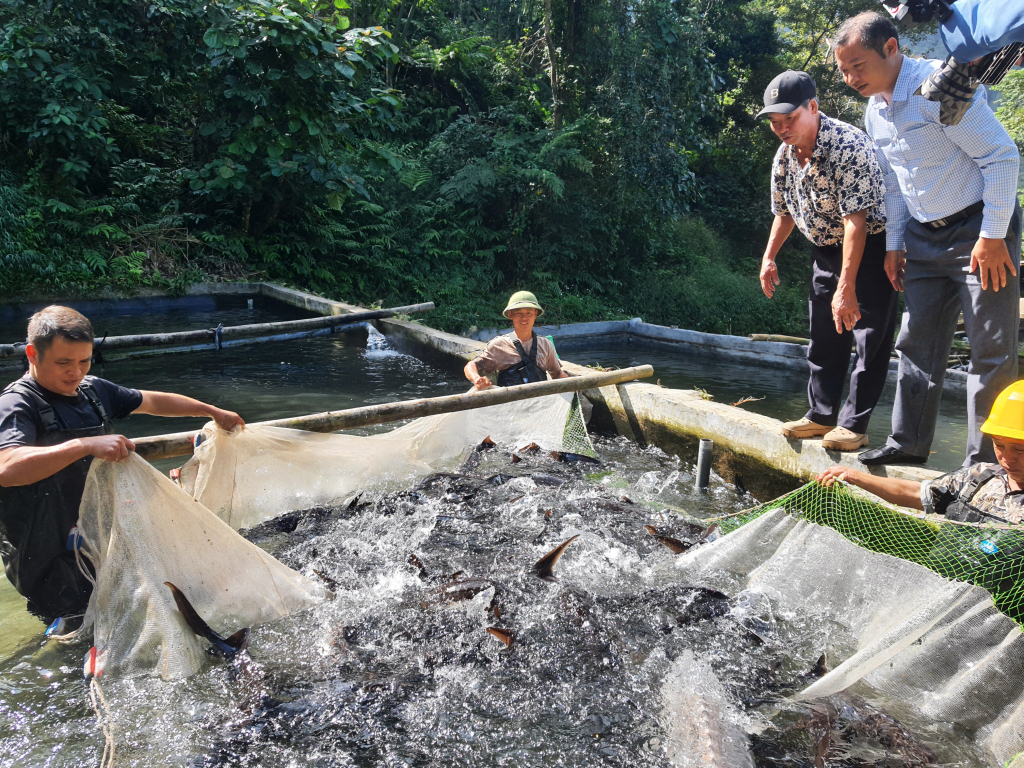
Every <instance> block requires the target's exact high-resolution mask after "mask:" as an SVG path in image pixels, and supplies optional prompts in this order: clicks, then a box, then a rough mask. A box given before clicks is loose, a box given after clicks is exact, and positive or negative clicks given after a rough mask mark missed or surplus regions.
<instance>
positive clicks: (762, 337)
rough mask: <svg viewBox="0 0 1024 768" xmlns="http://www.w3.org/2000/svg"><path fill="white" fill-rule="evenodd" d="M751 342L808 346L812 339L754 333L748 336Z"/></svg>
mask: <svg viewBox="0 0 1024 768" xmlns="http://www.w3.org/2000/svg"><path fill="white" fill-rule="evenodd" d="M747 338H748V339H750V340H751V341H781V342H783V343H784V344H803V345H804V346H806V345H807V344H809V343H810V339H803V338H801V337H799V336H780V335H778V334H776V333H752V334H750V335H749V336H747Z"/></svg>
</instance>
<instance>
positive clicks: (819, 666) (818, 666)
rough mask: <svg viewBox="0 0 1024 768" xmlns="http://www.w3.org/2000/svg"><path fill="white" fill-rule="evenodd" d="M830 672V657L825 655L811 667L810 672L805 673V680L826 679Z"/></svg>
mask: <svg viewBox="0 0 1024 768" xmlns="http://www.w3.org/2000/svg"><path fill="white" fill-rule="evenodd" d="M828 672H829V669H828V657H827V656H826V655H825V654H824V653H823V654H821V656H819V657H818V660H817V661H816V662H814V666H813V667H811V669H810V671H809V672H805V673H804V675H803V676H804V677H805V678H810V679H811V680H817V679H818V678H819V677H824V676H825V675H827V674H828Z"/></svg>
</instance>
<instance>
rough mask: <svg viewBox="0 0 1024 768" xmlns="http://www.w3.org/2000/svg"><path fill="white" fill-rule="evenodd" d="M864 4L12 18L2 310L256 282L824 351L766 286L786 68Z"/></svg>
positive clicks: (112, 5)
mask: <svg viewBox="0 0 1024 768" xmlns="http://www.w3.org/2000/svg"><path fill="white" fill-rule="evenodd" d="M874 7H875V4H874V3H873V2H872V1H871V0H829V2H820V1H812V0H796V2H795V3H786V2H783V1H782V0H754V2H744V1H743V0H718V1H717V2H715V3H710V4H708V3H702V2H697V0H637V1H636V2H633V3H628V4H627V3H622V2H621V0H593V1H592V2H588V3H584V2H582V0H544V2H542V3H541V2H535V1H534V0H511V2H510V3H509V4H506V5H502V6H500V7H495V6H491V5H489V4H487V3H485V2H483V0H276V1H275V2H271V1H270V0H232V2H220V3H209V4H201V3H198V2H195V0H163V2H162V4H160V3H157V4H148V3H141V2H137V1H133V0H76V1H75V2H71V0H0V73H2V77H0V105H2V109H0V141H2V148H3V153H2V156H0V260H2V266H0V294H2V295H3V296H6V297H19V296H27V295H38V294H46V295H74V294H81V293H88V292H94V291H96V290H98V289H102V288H104V287H106V286H111V287H113V288H114V289H117V290H124V291H131V290H134V289H137V288H140V287H144V286H153V287H157V288H162V289H171V290H183V289H184V288H185V287H187V285H189V284H190V283H192V282H196V281H199V280H203V279H209V278H211V277H213V278H224V279H237V278H242V277H261V278H266V279H270V280H275V281H280V282H285V283H289V284H292V285H296V286H299V287H303V288H308V289H312V290H314V291H318V292H320V293H323V294H324V295H327V296H332V297H335V298H341V299H345V300H347V301H352V302H358V303H364V304H369V303H370V302H372V301H375V300H382V301H383V302H384V303H385V304H405V303H411V302H414V301H421V300H424V301H425V300H433V301H435V302H437V304H438V307H439V309H438V310H437V311H436V312H435V313H433V314H432V315H431V323H432V324H438V325H440V326H442V327H444V328H446V329H449V330H454V331H461V330H464V329H465V328H467V327H469V326H471V325H477V326H486V325H492V324H496V323H500V322H502V320H501V317H500V310H501V308H502V306H503V302H504V299H505V297H506V295H507V294H508V293H509V292H511V291H513V290H516V289H520V288H529V289H530V290H533V291H535V292H537V293H538V294H539V295H540V296H541V297H542V300H543V301H544V303H545V305H546V307H547V308H548V315H547V317H548V318H550V319H551V320H552V321H556V322H566V321H583V320H595V319H604V318H624V317H633V316H637V315H639V316H642V317H643V318H644V319H646V320H648V321H651V322H657V323H663V324H666V325H678V326H680V327H686V328H694V329H699V330H707V331H714V332H732V333H737V334H745V333H750V332H754V331H760V332H776V333H791V334H796V335H803V334H804V333H805V332H806V312H807V310H806V292H807V273H808V265H807V257H806V253H807V249H806V248H805V247H804V245H803V243H802V238H800V237H798V236H794V237H793V238H791V240H792V245H791V246H790V247H789V250H788V251H787V252H786V253H784V254H783V256H782V257H781V259H780V266H781V270H782V275H783V281H784V283H783V286H782V290H780V292H779V293H777V294H776V297H775V298H774V299H772V300H771V301H769V300H767V299H765V298H764V296H763V295H762V294H761V291H760V287H759V284H758V280H757V272H758V267H759V262H760V255H761V252H762V250H763V247H764V242H765V240H766V238H767V231H768V225H769V224H770V213H769V211H768V200H767V179H768V175H767V173H768V166H769V163H770V160H771V157H772V155H773V154H774V151H775V148H776V146H777V140H776V139H775V138H774V136H772V134H771V132H770V131H769V130H768V128H767V126H766V125H764V124H761V123H756V122H755V121H754V120H753V115H754V114H755V113H756V112H757V109H758V108H759V105H760V100H761V94H762V93H763V90H764V87H765V86H766V84H767V82H768V81H769V80H770V79H771V78H772V77H773V76H774V75H775V74H777V73H778V72H779V71H781V70H782V69H785V68H787V67H795V68H806V69H808V70H809V71H811V72H812V73H813V74H814V75H815V77H816V78H817V80H818V83H819V88H820V91H821V95H822V102H823V105H824V108H825V110H826V111H827V112H829V113H830V114H835V115H838V116H841V117H845V118H847V119H853V120H856V114H855V112H856V104H855V102H854V101H853V99H852V98H851V96H852V94H851V93H849V92H847V91H846V90H845V89H844V88H843V86H842V84H841V83H840V82H839V81H838V80H837V78H836V75H835V72H834V71H833V69H832V68H831V67H830V66H829V65H828V63H827V60H826V55H825V53H826V40H827V37H828V35H829V33H830V32H831V31H833V30H834V29H835V27H836V26H837V25H838V24H839V23H840V22H841V21H842V20H843V19H844V18H846V17H847V16H848V15H850V14H852V13H855V12H857V11H859V10H863V9H865V8H874Z"/></svg>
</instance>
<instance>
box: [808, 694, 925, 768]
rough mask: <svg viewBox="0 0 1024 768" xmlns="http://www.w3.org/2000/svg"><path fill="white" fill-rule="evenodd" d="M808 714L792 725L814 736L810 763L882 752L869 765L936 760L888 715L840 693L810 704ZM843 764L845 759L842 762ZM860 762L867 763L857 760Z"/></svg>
mask: <svg viewBox="0 0 1024 768" xmlns="http://www.w3.org/2000/svg"><path fill="white" fill-rule="evenodd" d="M809 708H810V713H809V714H807V715H805V716H804V717H801V718H800V719H799V720H798V721H797V722H796V724H795V726H793V727H794V728H795V729H799V730H804V731H806V732H808V733H809V734H810V735H811V736H813V738H814V746H813V751H814V766H815V768H827V766H829V765H837V764H839V762H838V761H840V760H842V759H843V758H844V757H852V756H855V755H856V754H857V753H860V754H862V755H864V756H865V757H868V756H869V755H871V754H872V753H874V754H879V755H884V762H880V763H875V762H871V763H870V765H886V766H890V765H892V766H896V765H899V766H902V767H903V768H929V767H930V766H935V765H936V762H937V760H938V758H937V756H936V755H935V753H934V752H932V750H931V749H929V748H928V747H927V746H925V745H924V744H923V743H922V742H921V740H920V739H919V738H918V737H917V736H916V735H915V734H913V733H911V732H910V731H909V730H908V729H907V728H906V726H904V725H903V724H902V723H901V722H899V721H898V720H896V719H895V718H894V717H892V716H891V715H888V714H886V713H885V712H882V711H880V710H878V709H876V708H874V707H872V706H871V705H870V704H868V702H867V701H865V700H864V699H862V698H861V697H859V696H855V695H853V694H851V693H848V692H844V693H838V694H836V695H834V696H829V697H828V698H826V699H818V700H815V701H813V702H811V703H810V707H809ZM843 764H844V765H845V764H846V763H845V762H844V763H843ZM857 764H858V765H864V764H868V763H860V762H858V763H857Z"/></svg>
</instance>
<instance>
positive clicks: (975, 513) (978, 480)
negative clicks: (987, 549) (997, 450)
mask: <svg viewBox="0 0 1024 768" xmlns="http://www.w3.org/2000/svg"><path fill="white" fill-rule="evenodd" d="M995 476H996V470H994V469H991V468H989V469H986V470H983V471H981V472H979V473H978V475H977V476H976V477H974V478H972V479H971V481H970V482H969V483H967V485H965V486H964V487H963V489H962V490H961V491H960V493H959V494H957V497H956V499H955V500H954V501H951V502H950V504H949V506H948V507H946V517H948V518H949V519H950V520H956V521H957V522H960V523H980V522H981V521H982V519H983V518H989V519H991V520H995V521H996V522H999V523H1005V522H1007V521H1006V520H1004V519H1003V518H1001V517H999V516H998V515H993V514H992V513H991V512H985V511H983V510H981V509H978V508H977V507H976V506H974V505H973V504H971V502H972V501H973V500H974V497H975V496H977V495H978V491H980V490H981V487H982V486H983V485H984V484H985V483H987V482H988V481H989V480H991V479H992V478H993V477H995Z"/></svg>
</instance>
